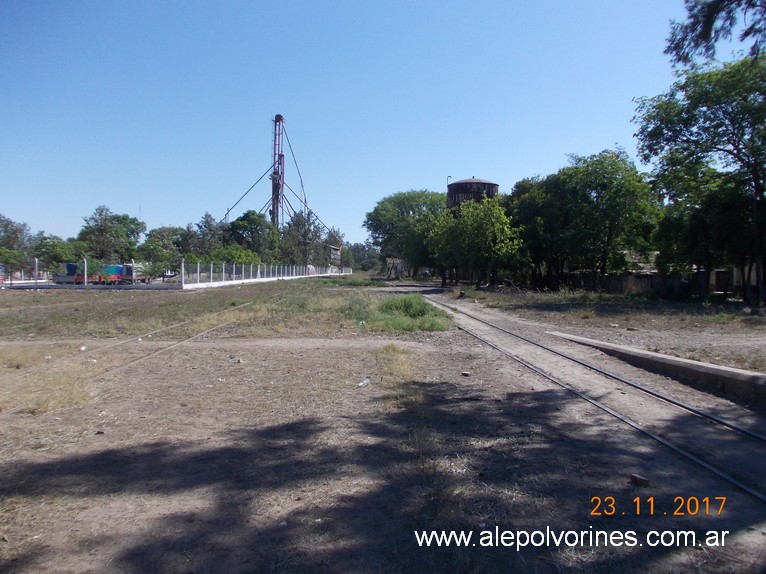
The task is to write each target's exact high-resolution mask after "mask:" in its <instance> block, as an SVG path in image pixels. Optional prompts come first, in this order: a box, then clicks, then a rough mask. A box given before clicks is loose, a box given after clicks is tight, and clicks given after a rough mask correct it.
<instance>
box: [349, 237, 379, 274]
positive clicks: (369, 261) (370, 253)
mask: <svg viewBox="0 0 766 574" xmlns="http://www.w3.org/2000/svg"><path fill="white" fill-rule="evenodd" d="M345 250H347V251H349V253H350V256H349V259H348V261H349V262H351V264H348V263H344V265H346V266H349V267H354V268H356V267H359V269H361V270H362V271H369V270H371V269H374V268H375V267H376V266H377V265H379V264H380V250H379V249H378V248H377V247H375V246H374V245H373V244H372V241H370V240H367V241H365V242H364V243H352V244H351V245H346V246H345Z"/></svg>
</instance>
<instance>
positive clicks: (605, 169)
mask: <svg viewBox="0 0 766 574" xmlns="http://www.w3.org/2000/svg"><path fill="white" fill-rule="evenodd" d="M571 159H572V166H571V167H570V168H569V169H567V170H565V175H564V177H565V179H567V180H569V181H568V185H569V186H571V187H573V188H575V189H577V190H578V193H579V194H580V197H582V198H583V200H584V202H583V203H582V204H581V205H580V209H581V210H582V212H583V213H582V214H583V215H585V217H581V218H580V221H581V224H582V225H583V226H584V229H583V230H584V231H585V233H584V240H585V245H584V247H585V252H584V253H583V255H584V256H585V259H586V265H587V268H589V269H593V270H595V271H597V272H598V274H599V275H600V276H601V277H604V276H605V275H606V274H607V272H608V271H610V270H611V269H610V267H611V266H613V265H615V264H617V265H620V264H621V262H624V258H623V257H622V253H623V252H624V251H629V250H630V251H644V252H646V251H647V248H648V241H649V238H650V236H651V232H652V231H653V226H654V223H655V221H656V216H657V214H658V211H657V208H658V205H656V203H655V202H653V197H652V192H651V186H650V185H649V183H647V182H646V181H645V180H644V178H643V176H642V175H641V174H640V173H639V172H638V170H637V169H636V166H635V165H634V164H633V162H632V161H631V160H630V158H629V157H628V156H627V154H626V153H625V152H624V151H623V150H619V151H612V150H606V151H603V152H601V153H599V154H596V155H592V156H588V157H583V156H573V157H572V158H571ZM615 270H617V269H615Z"/></svg>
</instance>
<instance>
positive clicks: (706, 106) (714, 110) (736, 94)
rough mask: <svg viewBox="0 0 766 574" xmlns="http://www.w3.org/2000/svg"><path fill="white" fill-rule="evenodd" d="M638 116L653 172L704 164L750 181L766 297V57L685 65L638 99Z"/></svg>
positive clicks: (759, 277) (759, 275)
mask: <svg viewBox="0 0 766 574" xmlns="http://www.w3.org/2000/svg"><path fill="white" fill-rule="evenodd" d="M634 121H635V122H636V123H637V124H638V126H639V129H638V132H637V133H636V137H637V138H638V142H639V152H640V153H641V157H642V159H643V160H644V161H646V162H649V161H652V160H654V161H655V162H656V168H655V174H658V175H659V174H662V173H663V172H668V171H672V170H676V169H678V168H679V166H683V165H686V164H688V165H692V166H693V165H700V164H703V163H704V164H709V165H711V166H713V167H720V168H721V169H723V170H726V171H730V172H733V173H736V174H737V175H738V177H740V178H741V179H742V181H744V182H746V185H747V187H748V188H749V190H750V193H751V198H752V202H753V213H754V215H753V218H752V238H753V253H752V259H753V261H754V265H755V275H756V283H757V289H758V293H759V294H760V297H761V299H762V300H763V299H764V297H766V292H764V278H763V267H764V265H763V263H764V262H763V261H762V258H761V255H762V249H761V245H762V241H763V237H762V229H763V225H762V223H761V221H762V220H763V216H764V214H763V209H764V208H763V203H764V190H766V62H765V61H764V60H763V58H758V59H750V58H746V59H744V60H741V61H739V62H734V63H730V64H724V65H722V66H720V67H712V66H708V67H706V68H703V69H694V70H687V71H686V72H684V73H683V74H682V75H681V78H680V79H679V80H678V81H677V82H675V83H674V84H673V86H672V87H671V88H670V90H669V91H668V92H667V93H665V94H661V95H659V96H655V97H653V98H641V99H639V100H638V107H637V115H636V117H635V118H634ZM742 224H743V222H742V221H731V222H729V225H731V226H740V227H741V225H742Z"/></svg>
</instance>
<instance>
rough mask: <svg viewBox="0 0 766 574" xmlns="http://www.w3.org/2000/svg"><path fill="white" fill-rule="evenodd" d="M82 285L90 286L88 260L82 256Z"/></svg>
mask: <svg viewBox="0 0 766 574" xmlns="http://www.w3.org/2000/svg"><path fill="white" fill-rule="evenodd" d="M82 286H83V287H87V286H88V260H87V259H85V257H83V258H82Z"/></svg>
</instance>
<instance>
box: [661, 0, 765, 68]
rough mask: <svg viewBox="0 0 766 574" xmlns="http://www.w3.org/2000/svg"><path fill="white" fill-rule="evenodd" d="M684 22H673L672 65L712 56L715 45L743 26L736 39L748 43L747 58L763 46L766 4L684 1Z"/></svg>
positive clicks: (743, 0)
mask: <svg viewBox="0 0 766 574" xmlns="http://www.w3.org/2000/svg"><path fill="white" fill-rule="evenodd" d="M684 4H685V6H686V17H687V19H686V21H685V22H672V23H671V31H670V36H669V37H668V45H667V47H666V48H665V53H666V54H669V55H670V56H671V58H672V59H673V63H674V64H689V63H691V62H692V61H693V60H694V58H695V57H696V56H703V57H704V58H707V59H712V58H714V57H715V52H716V44H717V43H718V42H719V41H720V40H728V39H730V38H731V35H732V32H733V31H734V29H735V27H736V26H737V24H739V23H740V18H741V24H742V31H741V32H740V34H739V40H740V41H742V42H747V41H751V42H752V45H751V47H750V55H751V56H757V55H758V54H760V52H761V51H762V50H763V48H764V47H765V46H766V2H764V0H684Z"/></svg>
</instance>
